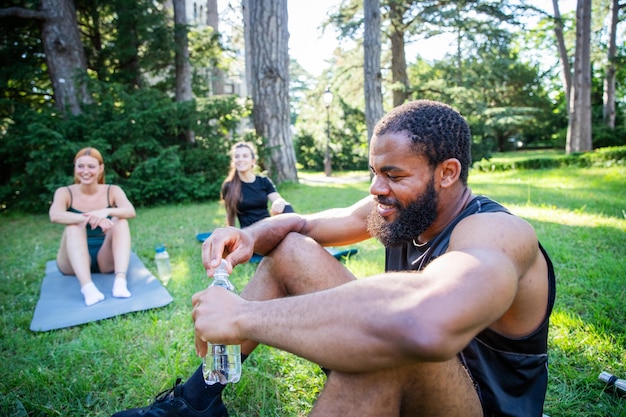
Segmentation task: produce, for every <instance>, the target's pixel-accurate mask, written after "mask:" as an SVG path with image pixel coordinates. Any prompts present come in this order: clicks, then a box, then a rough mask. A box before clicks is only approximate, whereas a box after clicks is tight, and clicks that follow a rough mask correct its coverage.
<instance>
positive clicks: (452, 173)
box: [439, 158, 461, 188]
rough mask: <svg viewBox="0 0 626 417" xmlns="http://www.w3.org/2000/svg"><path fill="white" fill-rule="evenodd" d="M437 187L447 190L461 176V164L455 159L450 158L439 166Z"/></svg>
mask: <svg viewBox="0 0 626 417" xmlns="http://www.w3.org/2000/svg"><path fill="white" fill-rule="evenodd" d="M439 175H440V176H439V185H440V186H441V187H442V188H447V187H450V186H452V185H453V184H455V183H456V182H457V181H458V180H459V176H460V175H461V162H459V160H458V159H456V158H450V159H446V160H445V161H443V162H442V163H441V164H439Z"/></svg>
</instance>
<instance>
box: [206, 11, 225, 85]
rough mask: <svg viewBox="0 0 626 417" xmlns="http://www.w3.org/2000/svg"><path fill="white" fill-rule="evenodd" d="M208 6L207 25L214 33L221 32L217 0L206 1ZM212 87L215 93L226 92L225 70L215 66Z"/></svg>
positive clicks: (212, 73)
mask: <svg viewBox="0 0 626 417" xmlns="http://www.w3.org/2000/svg"><path fill="white" fill-rule="evenodd" d="M206 8H207V21H206V24H207V26H210V27H212V28H213V32H214V33H219V12H218V9H217V0H207V2H206ZM211 75H212V78H211V88H212V90H213V95H220V94H224V91H225V88H224V71H223V70H222V69H221V68H219V67H217V66H214V67H213V69H212V70H211Z"/></svg>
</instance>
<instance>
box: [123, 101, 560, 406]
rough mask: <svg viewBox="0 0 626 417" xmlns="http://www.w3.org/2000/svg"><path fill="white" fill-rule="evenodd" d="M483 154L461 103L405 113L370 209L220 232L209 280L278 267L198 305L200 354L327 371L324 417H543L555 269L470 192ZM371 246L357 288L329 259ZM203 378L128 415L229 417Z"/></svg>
mask: <svg viewBox="0 0 626 417" xmlns="http://www.w3.org/2000/svg"><path fill="white" fill-rule="evenodd" d="M470 145H471V134H470V129H469V126H468V124H467V122H466V121H465V119H464V118H463V117H462V116H461V115H460V114H459V113H458V112H457V111H455V110H454V109H452V108H451V107H449V106H448V105H445V104H442V103H438V102H432V101H426V100H419V101H414V102H410V103H406V104H404V105H402V106H399V107H397V108H395V109H394V110H392V111H391V112H390V113H388V114H387V115H385V116H384V117H383V119H382V120H381V121H380V122H379V123H378V124H377V126H376V128H375V130H374V134H373V137H372V139H371V145H370V156H369V163H370V168H371V172H372V175H373V177H372V183H371V187H370V194H371V195H370V196H368V197H366V198H364V199H362V200H361V201H359V202H357V203H355V204H354V205H352V206H351V207H348V208H341V209H331V210H327V211H324V212H320V213H316V214H312V215H299V214H285V215H282V216H276V217H274V218H271V219H266V220H264V221H261V222H258V223H256V224H254V225H252V226H250V227H248V228H245V229H242V230H239V229H235V228H224V229H218V230H216V231H215V232H214V233H213V234H212V235H211V237H210V238H209V239H208V240H206V241H205V242H204V243H203V248H202V261H203V264H204V266H205V267H206V269H207V274H208V275H209V276H212V274H213V273H214V269H215V268H216V267H217V266H218V265H219V263H220V261H221V259H222V258H225V259H226V261H227V262H228V264H229V267H232V266H235V265H238V264H241V263H243V262H246V261H247V260H248V259H250V257H251V256H252V254H253V253H260V254H264V255H265V257H264V258H263V261H262V262H261V263H260V264H259V267H258V269H257V271H256V273H255V275H254V276H253V278H252V279H251V281H250V283H249V284H248V285H247V286H246V288H245V289H244V291H243V292H242V294H241V296H237V295H235V294H232V293H229V292H227V291H226V290H224V289H222V288H209V289H207V290H205V291H202V292H200V293H197V294H195V295H194V296H193V298H192V302H193V305H194V308H193V311H192V317H193V319H194V321H195V332H196V350H197V352H198V355H199V356H204V355H205V354H206V349H207V342H209V341H210V342H211V343H220V344H241V345H242V356H243V357H244V358H245V357H246V356H247V355H249V354H250V353H251V352H252V351H253V350H254V348H255V347H256V346H257V345H258V344H259V343H263V344H266V345H270V346H274V347H276V348H279V349H283V350H286V351H288V352H291V353H294V354H296V355H298V356H301V357H303V358H306V359H308V360H310V361H312V362H315V363H317V364H319V365H320V366H322V367H323V368H325V369H327V370H329V371H328V379H327V381H326V384H325V386H324V389H323V391H322V392H321V394H320V395H319V397H318V399H317V401H316V403H315V405H314V408H313V410H312V411H311V414H310V415H311V416H337V417H347V416H355V417H366V416H377V417H380V416H445V417H450V416H472V417H473V416H519V417H522V416H523V417H528V416H541V415H542V409H543V402H544V399H545V393H546V388H547V380H548V375H547V372H548V370H547V338H548V323H549V317H550V314H551V311H552V307H553V305H554V299H555V276H554V269H553V267H552V263H551V261H550V259H549V257H548V255H547V253H546V252H545V250H544V249H543V248H542V247H541V245H540V244H539V241H538V239H537V236H536V234H535V231H534V229H533V228H532V227H531V225H530V224H528V223H527V222H526V221H524V220H522V219H521V218H519V217H517V216H514V215H512V214H511V213H510V212H509V211H508V210H507V209H506V208H504V207H503V206H501V205H500V204H498V203H496V202H495V201H493V200H490V199H488V198H486V197H483V196H476V195H473V194H472V192H471V190H470V188H469V187H468V184H467V178H468V172H469V167H470V164H471V156H470ZM372 236H374V237H376V238H378V239H379V240H380V241H381V242H382V243H383V244H384V245H385V251H386V259H385V272H384V273H382V274H380V275H378V276H372V277H366V278H361V279H357V278H356V277H355V276H354V275H353V274H352V273H351V272H350V271H348V269H346V268H345V266H344V265H342V264H341V263H340V262H338V261H337V260H336V259H334V258H333V257H332V256H331V255H330V254H329V253H328V252H326V251H325V250H324V248H323V246H340V245H346V244H353V243H355V242H359V241H362V240H365V239H368V238H370V237H372ZM244 372H245V367H244ZM201 378H202V374H201V371H200V369H199V370H198V371H196V373H195V374H194V375H193V376H192V377H191V378H190V379H189V380H188V381H187V382H186V383H185V384H177V385H176V386H175V387H174V388H173V389H172V390H171V392H170V393H169V394H168V395H166V396H163V397H162V398H160V399H157V401H156V402H155V403H154V404H152V405H151V406H150V407H147V408H145V409H135V411H133V410H129V411H126V412H123V413H118V414H117V415H118V416H135V415H137V416H138V415H142V416H152V415H154V416H156V415H168V416H226V415H227V412H226V409H225V407H224V405H223V403H222V401H221V394H220V393H221V389H222V388H223V386H220V385H218V386H215V385H213V386H202V385H203V382H202V379H201ZM151 410H154V414H151ZM164 410H167V412H166V413H163V411H164ZM156 411H159V412H161V414H157V413H156ZM133 412H134V413H135V414H131V413H133Z"/></svg>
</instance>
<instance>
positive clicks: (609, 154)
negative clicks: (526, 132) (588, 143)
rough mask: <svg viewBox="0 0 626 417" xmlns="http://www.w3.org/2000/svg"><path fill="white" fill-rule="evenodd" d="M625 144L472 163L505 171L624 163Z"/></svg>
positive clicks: (479, 168)
mask: <svg viewBox="0 0 626 417" xmlns="http://www.w3.org/2000/svg"><path fill="white" fill-rule="evenodd" d="M624 161H626V146H616V147H608V148H600V149H596V150H594V151H591V152H585V153H580V154H572V155H564V154H561V155H555V156H554V155H550V156H538V157H535V158H524V159H512V160H509V159H505V160H498V161H489V160H488V159H484V160H481V161H479V162H476V163H474V165H473V168H474V169H476V170H478V171H485V172H488V171H507V170H511V169H545V168H559V167H568V166H570V167H591V166H611V165H622V166H623V165H624Z"/></svg>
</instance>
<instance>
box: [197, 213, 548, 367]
mask: <svg viewBox="0 0 626 417" xmlns="http://www.w3.org/2000/svg"><path fill="white" fill-rule="evenodd" d="M480 216H481V218H479V215H476V216H470V217H469V218H468V219H472V220H471V221H469V222H466V220H467V219H466V220H464V221H462V222H461V223H460V224H459V225H458V226H457V230H455V233H456V234H457V235H456V236H454V237H453V239H452V240H451V242H453V243H452V247H451V248H450V251H449V252H447V253H446V254H444V255H442V256H440V257H439V258H437V259H435V260H434V261H433V262H431V263H430V264H429V265H428V266H427V267H426V268H425V269H424V270H423V271H422V272H421V273H418V272H404V273H387V274H383V275H379V276H374V277H370V278H364V279H360V280H357V281H353V282H350V283H348V284H345V285H341V286H339V287H336V288H332V289H329V290H326V291H321V292H316V293H312V294H307V295H302V296H295V297H288V298H282V299H275V300H270V301H246V300H243V299H241V298H239V297H237V296H236V295H234V294H226V293H225V292H224V291H219V289H213V288H212V289H209V290H207V291H204V292H202V293H198V294H196V295H195V296H194V298H193V303H194V306H195V308H194V312H193V317H194V320H195V329H196V340H197V343H196V347H197V350H198V353H199V354H201V355H202V354H203V353H204V352H203V349H206V343H204V342H206V341H208V340H210V341H212V342H214V343H239V342H241V341H243V340H254V341H257V342H260V343H264V344H267V345H270V346H274V347H277V348H280V349H283V350H286V351H289V352H292V353H295V354H296V355H299V356H301V357H304V358H306V359H309V360H311V361H314V362H316V363H318V364H320V365H323V366H326V367H328V368H330V369H337V370H341V371H347V372H360V371H369V370H375V369H383V368H390V367H395V366H402V365H404V364H408V363H413V362H416V361H444V360H447V359H449V358H451V357H453V356H454V355H455V354H457V353H458V352H459V351H460V350H461V349H463V348H464V347H465V346H466V345H467V344H468V343H469V341H470V340H471V339H472V338H473V337H474V336H475V335H476V334H477V333H479V332H480V331H481V330H483V329H485V328H486V327H489V326H491V325H492V324H494V323H497V322H498V321H499V320H500V319H501V318H502V317H503V316H504V315H505V314H506V313H507V312H508V311H509V309H510V308H511V305H512V304H514V303H515V304H519V300H517V299H516V298H517V297H518V282H519V280H520V277H522V275H524V274H525V273H526V271H527V270H528V268H529V266H530V265H532V264H534V262H535V260H536V257H537V241H536V236H535V234H534V231H533V230H532V228H530V226H528V225H527V224H526V223H525V222H523V221H521V220H520V219H517V218H515V217H513V216H510V215H508V214H503V213H498V214H489V215H484V216H485V217H482V216H483V215H480ZM486 224H489V227H485V225H486ZM469 232H471V233H473V234H472V235H467V236H465V235H466V234H467V233H469ZM533 248H534V249H533ZM536 278H537V279H536V281H540V279H539V277H536ZM539 292H540V291H539V290H536V289H532V288H531V289H529V291H528V292H527V293H526V294H524V297H526V298H533V297H534V296H535V295H537V293H539ZM523 304H524V303H521V304H519V305H520V306H523ZM544 304H545V302H544ZM520 312H521V313H525V312H527V311H524V308H523V307H521V309H520ZM526 330H528V329H526Z"/></svg>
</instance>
